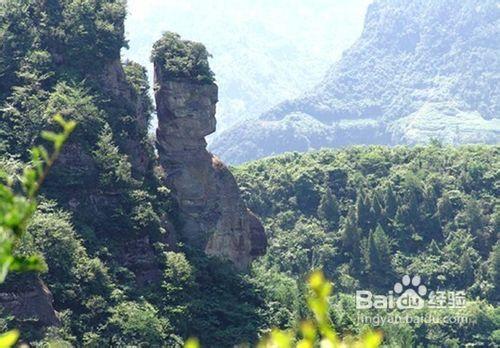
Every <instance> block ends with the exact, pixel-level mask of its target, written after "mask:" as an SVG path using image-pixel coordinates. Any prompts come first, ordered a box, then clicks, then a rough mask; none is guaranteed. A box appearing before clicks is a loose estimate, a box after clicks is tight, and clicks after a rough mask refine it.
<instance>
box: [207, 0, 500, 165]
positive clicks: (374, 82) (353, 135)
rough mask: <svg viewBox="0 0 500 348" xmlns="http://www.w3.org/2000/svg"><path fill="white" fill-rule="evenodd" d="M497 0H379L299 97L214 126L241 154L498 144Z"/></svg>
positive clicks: (225, 147) (222, 146) (226, 148)
mask: <svg viewBox="0 0 500 348" xmlns="http://www.w3.org/2000/svg"><path fill="white" fill-rule="evenodd" d="M499 23H500V8H499V7H498V1H495V0H487V1H484V0H464V1H454V0H437V1H428V0H416V1H402V0H377V1H374V2H373V3H372V4H371V5H370V6H369V8H368V11H367V14H366V18H365V26H364V30H363V33H362V35H361V37H360V38H359V40H358V41H357V42H356V43H355V44H354V45H353V46H352V47H351V48H350V49H349V50H347V51H346V52H345V53H344V55H343V57H342V58H341V59H340V60H339V61H338V62H337V63H335V64H334V65H333V66H332V67H331V69H330V70H329V72H328V73H327V74H326V75H325V77H324V79H323V81H322V82H321V83H320V84H319V85H318V86H316V87H315V88H313V89H311V90H310V91H309V92H308V93H305V94H304V95H303V96H302V97H300V98H296V99H293V100H288V101H285V102H283V103H281V104H279V105H277V106H276V107H274V108H272V109H271V110H269V111H268V112H266V113H264V114H263V115H261V117H260V119H258V120H256V121H248V122H244V123H242V124H240V125H238V126H236V127H234V128H233V129H231V130H229V131H227V132H225V133H223V134H220V135H219V136H218V138H217V139H216V140H215V141H214V142H213V143H212V145H211V149H210V150H211V151H213V152H214V153H215V154H217V155H220V156H221V158H222V159H223V160H226V161H229V162H230V163H240V162H244V161H248V160H251V159H255V158H259V157H264V156H269V155H272V154H277V153H281V152H285V151H307V150H310V149H318V148H321V147H341V146H346V145H351V144H388V145H393V144H416V143H425V142H428V141H429V139H432V138H436V139H439V140H441V141H443V142H444V143H451V144H458V143H495V142H498V139H499V138H500V109H499V105H500V103H499V100H500V90H499V88H498V79H499V77H500V76H499V74H500V58H499V57H500V51H499V47H500V41H499V37H500V35H499V30H500V29H499V28H500V26H499Z"/></svg>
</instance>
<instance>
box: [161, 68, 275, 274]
mask: <svg viewBox="0 0 500 348" xmlns="http://www.w3.org/2000/svg"><path fill="white" fill-rule="evenodd" d="M155 83H156V86H157V90H156V93H155V98H156V105H157V114H158V122H159V125H158V130H157V138H158V143H157V147H158V152H159V157H160V162H161V164H162V166H163V167H164V169H165V171H166V173H167V176H166V185H167V186H168V187H170V188H171V189H172V191H173V194H174V196H175V198H176V200H177V202H178V205H179V214H180V217H181V220H182V223H183V226H182V231H180V232H181V233H180V234H181V238H183V239H184V240H185V241H186V242H187V243H188V244H190V245H192V246H195V247H197V248H200V249H203V250H205V252H206V253H207V254H208V255H215V256H218V257H221V258H224V259H228V260H230V261H231V262H233V263H234V265H235V266H236V267H237V268H239V269H245V268H246V267H247V266H248V264H249V262H250V261H251V260H252V259H253V258H254V257H255V256H258V255H262V254H263V253H264V252H265V249H266V245H267V242H266V236H265V233H264V228H263V227H262V224H261V223H260V221H259V219H258V218H257V217H256V216H255V215H253V214H252V213H251V212H250V211H249V210H248V209H247V207H246V206H245V203H244V202H243V200H242V198H241V196H240V192H239V189H238V186H237V184H236V181H235V179H234V177H233V175H232V174H231V172H230V171H229V170H228V168H227V167H226V166H225V165H224V164H223V163H222V162H221V161H220V160H219V159H218V158H217V157H215V156H214V155H212V154H211V153H209V152H208V151H207V150H206V146H207V143H206V141H205V136H207V135H209V134H211V133H213V132H214V131H215V125H216V120H215V107H216V103H217V93H218V90H217V85H216V84H214V83H199V82H198V81H195V80H193V79H190V78H177V79H169V78H168V76H167V73H166V72H164V71H163V68H162V66H160V65H158V64H155Z"/></svg>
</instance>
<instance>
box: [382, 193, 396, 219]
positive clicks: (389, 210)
mask: <svg viewBox="0 0 500 348" xmlns="http://www.w3.org/2000/svg"><path fill="white" fill-rule="evenodd" d="M397 209H398V202H397V200H396V195H395V194H394V188H393V187H392V185H388V186H387V189H386V191H385V195H384V211H385V215H386V216H387V218H389V219H393V218H394V217H395V216H396V212H397Z"/></svg>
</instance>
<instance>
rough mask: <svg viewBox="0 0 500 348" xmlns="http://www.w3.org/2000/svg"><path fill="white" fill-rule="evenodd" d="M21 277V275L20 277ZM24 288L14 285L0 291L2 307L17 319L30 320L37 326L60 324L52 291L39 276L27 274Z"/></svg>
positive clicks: (0, 304)
mask: <svg viewBox="0 0 500 348" xmlns="http://www.w3.org/2000/svg"><path fill="white" fill-rule="evenodd" d="M19 278H21V277H19ZM24 278H27V279H23V280H24V281H23V282H22V284H23V285H22V288H20V287H17V288H16V287H14V288H12V289H10V290H11V291H9V289H5V286H4V287H2V292H0V308H2V310H3V311H5V312H6V313H8V314H11V315H13V316H14V318H15V319H16V320H17V321H30V322H31V323H32V324H33V325H34V326H36V327H46V326H60V325H61V322H60V320H59V317H58V314H57V312H56V311H55V310H54V307H53V302H54V299H53V297H52V293H51V292H50V290H49V289H48V288H47V286H46V285H45V283H44V282H43V281H42V280H41V279H40V278H38V277H37V276H33V275H28V276H25V277H24Z"/></svg>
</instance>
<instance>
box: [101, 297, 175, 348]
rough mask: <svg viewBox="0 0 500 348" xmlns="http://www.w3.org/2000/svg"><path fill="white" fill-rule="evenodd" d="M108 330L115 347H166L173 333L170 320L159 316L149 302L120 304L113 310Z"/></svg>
mask: <svg viewBox="0 0 500 348" xmlns="http://www.w3.org/2000/svg"><path fill="white" fill-rule="evenodd" d="M107 330H108V331H109V335H110V336H111V343H112V345H113V346H130V345H134V346H145V345H147V346H153V347H155V346H157V347H160V346H166V345H167V339H168V338H169V335H170V333H171V327H170V324H169V322H168V320H166V319H165V318H162V317H161V316H159V314H158V311H157V310H156V309H155V308H154V307H153V306H152V305H151V304H149V303H147V302H123V303H120V304H118V305H117V306H116V307H115V308H114V309H113V313H112V315H111V317H110V319H109V321H108V328H107ZM94 343H95V342H94ZM101 344H104V342H101Z"/></svg>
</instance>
